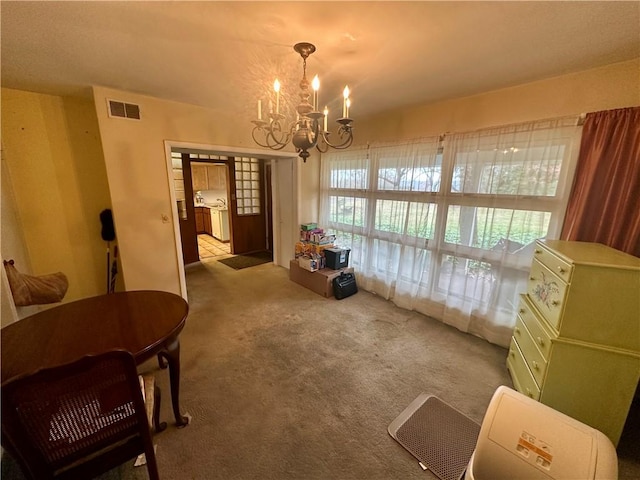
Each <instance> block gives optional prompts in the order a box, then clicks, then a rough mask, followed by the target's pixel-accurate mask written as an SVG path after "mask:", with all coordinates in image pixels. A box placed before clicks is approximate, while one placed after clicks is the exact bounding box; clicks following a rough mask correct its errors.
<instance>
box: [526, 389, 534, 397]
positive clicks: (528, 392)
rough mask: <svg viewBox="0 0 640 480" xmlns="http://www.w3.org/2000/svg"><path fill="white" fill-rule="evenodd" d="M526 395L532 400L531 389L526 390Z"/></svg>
mask: <svg viewBox="0 0 640 480" xmlns="http://www.w3.org/2000/svg"><path fill="white" fill-rule="evenodd" d="M527 395H529V396H530V397H531V398H533V393H532V392H531V389H529V388H527Z"/></svg>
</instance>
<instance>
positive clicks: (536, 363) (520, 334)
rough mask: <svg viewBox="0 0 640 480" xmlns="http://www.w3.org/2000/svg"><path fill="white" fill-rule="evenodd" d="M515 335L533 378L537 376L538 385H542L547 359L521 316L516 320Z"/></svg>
mask: <svg viewBox="0 0 640 480" xmlns="http://www.w3.org/2000/svg"><path fill="white" fill-rule="evenodd" d="M513 336H514V338H515V339H516V341H517V342H518V346H519V347H520V351H521V352H522V356H523V357H524V361H525V363H526V364H527V366H528V367H529V370H530V371H531V373H532V374H533V378H535V380H536V383H537V384H538V386H540V385H542V382H543V381H544V374H545V372H546V371H547V361H546V360H545V358H544V357H543V356H542V353H540V350H538V347H537V346H536V342H535V340H534V339H533V338H532V337H531V333H530V332H529V330H528V329H527V327H526V326H525V324H524V322H523V321H522V319H521V318H520V317H518V319H517V321H516V328H515V329H514V330H513Z"/></svg>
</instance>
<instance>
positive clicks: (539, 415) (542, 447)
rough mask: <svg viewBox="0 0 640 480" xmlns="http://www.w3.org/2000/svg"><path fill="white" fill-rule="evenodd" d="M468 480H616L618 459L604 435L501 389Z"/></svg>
mask: <svg viewBox="0 0 640 480" xmlns="http://www.w3.org/2000/svg"><path fill="white" fill-rule="evenodd" d="M603 408H605V407H604V406H603ZM464 478H465V480H503V479H504V480H518V479H521V480H538V479H544V480H549V479H553V480H561V479H581V480H592V479H594V480H595V479H606V480H612V479H613V480H615V479H617V478H618V457H617V455H616V450H615V448H614V446H613V444H612V443H611V441H610V440H609V438H607V437H606V436H605V435H604V434H603V433H602V432H600V431H598V430H596V429H594V428H591V427H589V426H588V425H585V424H584V423H581V422H579V421H577V420H575V419H573V418H571V417H568V416H567V415H565V414H563V413H560V412H558V411H556V410H554V409H552V408H550V407H548V406H546V405H543V404H542V403H539V402H537V401H535V400H532V399H531V398H528V397H526V396H525V395H522V394H521V393H518V392H516V391H515V390H512V389H510V388H508V387H505V386H501V387H499V388H498V389H497V390H496V391H495V393H494V394H493V398H492V399H491V403H490V404H489V408H488V409H487V413H486V414H485V417H484V420H483V422H482V426H481V428H480V434H479V436H478V441H477V443H476V448H475V450H474V452H473V455H472V456H471V460H470V461H469V466H468V468H467V471H466V474H465V477H464Z"/></svg>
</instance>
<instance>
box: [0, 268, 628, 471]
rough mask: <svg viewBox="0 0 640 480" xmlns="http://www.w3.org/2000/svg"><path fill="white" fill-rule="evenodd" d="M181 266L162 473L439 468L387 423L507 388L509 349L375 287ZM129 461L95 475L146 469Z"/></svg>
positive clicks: (481, 404) (482, 405) (472, 402)
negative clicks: (340, 290)
mask: <svg viewBox="0 0 640 480" xmlns="http://www.w3.org/2000/svg"><path fill="white" fill-rule="evenodd" d="M186 277H187V288H188V296H189V299H188V300H189V308H190V310H189V312H190V313H189V317H188V319H187V323H186V326H185V328H184V330H183V332H182V334H181V335H180V344H181V364H182V371H181V390H180V403H181V409H182V411H183V413H188V414H190V415H191V416H192V417H193V419H192V422H191V424H190V425H188V426H187V427H185V428H182V429H178V428H176V426H175V423H174V422H175V420H174V419H173V416H172V414H171V402H170V390H169V379H168V373H167V372H166V371H164V370H159V369H158V365H157V362H156V361H154V360H150V361H149V362H147V363H145V364H144V365H142V369H143V370H148V371H152V372H154V373H155V375H156V378H157V382H158V384H159V386H160V388H161V389H162V395H163V397H162V407H161V416H162V420H166V421H167V422H168V423H169V425H168V427H167V430H165V431H164V432H162V433H160V434H158V435H156V436H154V441H155V443H157V457H158V465H159V471H160V477H161V478H162V479H163V480H185V479H191V480H217V479H224V480H235V479H238V480H239V479H257V478H260V479H291V480H300V479H305V480H306V479H311V480H313V479H318V480H326V479H345V480H351V479H353V480H356V479H363V480H364V479H366V480H377V479H380V480H386V479H403V480H405V479H406V480H409V479H420V480H434V479H435V478H436V477H435V476H434V475H433V474H431V473H430V472H424V471H423V470H422V469H421V468H420V467H419V465H418V462H417V461H416V459H415V458H414V457H413V456H412V455H411V454H410V453H409V452H408V451H407V450H405V449H404V448H403V447H402V446H401V445H400V444H399V443H398V442H396V441H395V440H394V439H393V438H391V436H390V435H389V434H388V432H387V427H388V425H389V423H390V422H391V421H392V420H393V419H394V418H396V417H397V416H398V414H399V413H400V412H402V411H403V409H404V408H405V407H406V406H407V405H408V404H409V403H410V402H411V401H413V400H414V399H415V398H416V397H417V396H418V395H419V394H420V393H422V392H427V393H429V394H432V395H436V396H438V398H440V399H442V400H443V401H444V402H447V403H448V404H449V405H451V406H452V407H454V408H456V409H458V410H460V411H461V412H462V413H464V414H465V415H467V416H469V417H470V418H471V419H472V420H474V421H476V422H479V423H480V422H481V421H482V418H483V416H484V412H485V410H486V408H487V406H488V404H489V401H490V400H491V396H492V395H493V392H494V391H495V389H496V388H497V387H498V386H499V385H508V386H511V380H510V377H509V374H508V372H507V369H506V366H505V359H506V356H507V350H506V349H504V348H501V347H497V346H495V345H491V344H489V343H487V342H486V341H484V340H482V339H479V338H476V337H474V336H471V335H467V334H464V333H461V332H459V331H458V330H456V329H455V328H452V327H449V326H446V325H444V324H442V323H440V322H438V321H436V320H433V319H430V318H428V317H425V316H424V315H420V314H418V313H415V312H410V311H407V310H403V309H400V308H397V307H396V306H394V305H393V304H392V303H390V302H388V301H385V300H383V299H382V298H380V297H378V296H375V295H372V294H370V293H368V292H365V291H360V292H359V293H358V294H357V295H354V296H352V297H349V298H346V299H344V300H339V301H338V300H335V299H333V298H329V299H327V298H324V297H322V296H320V295H317V294H315V293H313V292H312V291H310V290H308V289H306V288H304V287H302V286H300V285H298V284H296V283H293V282H291V281H290V280H289V277H288V270H287V269H285V268H282V267H278V266H275V265H274V264H273V263H266V264H262V265H258V266H256V267H253V268H249V269H243V270H234V269H232V268H229V267H227V266H226V265H223V264H222V263H219V262H218V261H215V260H211V261H207V262H204V263H197V264H194V265H193V266H189V267H187V271H186ZM639 425H640V423H639ZM639 431H640V429H639ZM623 441H624V442H625V443H624V444H622V443H621V447H620V448H619V454H620V465H621V469H620V470H621V472H620V478H621V479H631V478H635V479H638V478H640V460H639V459H640V455H638V448H639V447H640V439H638V437H635V440H634V439H633V438H630V439H628V440H627V439H625V438H623ZM131 465H132V463H131V462H128V463H127V464H125V465H123V466H122V467H120V468H118V469H116V470H113V471H111V472H109V473H108V474H106V475H103V476H102V477H100V480H116V479H120V480H130V479H135V480H140V479H146V478H147V472H146V469H144V468H141V467H138V468H134V467H132V466H131ZM5 466H6V467H5ZM10 470H11V465H10V462H9V461H3V471H2V479H3V480H12V479H18V478H21V477H20V475H19V473H15V468H14V469H13V470H12V471H10Z"/></svg>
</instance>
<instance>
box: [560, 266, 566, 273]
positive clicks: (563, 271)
mask: <svg viewBox="0 0 640 480" xmlns="http://www.w3.org/2000/svg"><path fill="white" fill-rule="evenodd" d="M558 271H559V272H560V273H565V272H566V270H565V269H564V268H562V267H558Z"/></svg>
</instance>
